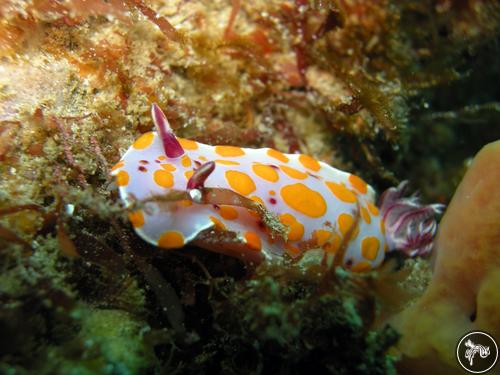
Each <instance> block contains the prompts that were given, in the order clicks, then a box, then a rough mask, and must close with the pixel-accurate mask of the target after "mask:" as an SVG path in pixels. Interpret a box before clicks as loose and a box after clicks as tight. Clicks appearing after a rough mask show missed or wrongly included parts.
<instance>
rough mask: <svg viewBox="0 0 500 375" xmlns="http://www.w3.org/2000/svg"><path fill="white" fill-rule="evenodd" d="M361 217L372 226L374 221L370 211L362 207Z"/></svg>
mask: <svg viewBox="0 0 500 375" xmlns="http://www.w3.org/2000/svg"><path fill="white" fill-rule="evenodd" d="M361 217H362V218H363V220H364V221H366V223H367V224H370V223H371V221H372V218H371V217H370V214H369V213H368V210H367V209H366V208H364V207H361Z"/></svg>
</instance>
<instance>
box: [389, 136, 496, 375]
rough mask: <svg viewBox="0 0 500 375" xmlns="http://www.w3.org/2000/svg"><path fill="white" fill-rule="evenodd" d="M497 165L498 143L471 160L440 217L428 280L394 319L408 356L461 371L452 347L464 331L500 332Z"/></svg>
mask: <svg viewBox="0 0 500 375" xmlns="http://www.w3.org/2000/svg"><path fill="white" fill-rule="evenodd" d="M499 163H500V141H497V142H494V143H491V144H489V145H487V146H485V147H484V148H483V149H482V150H481V151H480V152H479V153H478V155H477V156H476V157H475V158H474V160H473V162H472V164H471V166H470V167H469V170H468V171H467V173H466V175H465V176H464V179H463V180H462V182H461V183H460V185H459V187H458V189H457V192H456V193H455V195H454V196H453V199H452V201H451V203H450V205H449V207H448V209H447V211H446V213H445V215H444V217H443V220H442V221H441V226H440V229H439V232H438V237H437V241H436V245H435V246H436V252H437V258H436V265H435V272H434V276H433V278H432V280H431V283H430V285H429V287H428V288H427V290H426V292H425V294H424V295H423V296H422V297H421V298H420V299H419V300H418V301H417V303H416V304H414V305H413V306H412V307H410V308H409V309H408V310H405V311H404V312H403V313H402V314H401V315H400V316H398V317H397V320H396V321H397V327H398V328H399V329H400V331H401V332H402V334H403V338H402V341H401V342H400V344H399V347H400V349H401V351H402V352H403V353H404V354H405V355H407V356H408V357H410V358H421V357H426V356H427V357H429V356H431V357H432V356H433V355H434V354H436V355H437V357H438V359H439V360H441V361H443V362H444V364H446V365H448V366H451V367H452V368H455V369H456V371H457V372H460V370H459V369H458V364H457V363H456V361H455V358H454V356H455V350H454V349H455V345H456V344H457V342H458V340H459V338H460V337H461V336H462V335H463V334H465V333H467V332H469V331H473V330H484V331H486V332H489V333H490V334H492V335H493V336H494V337H498V336H499V335H500V321H499V315H498V311H499V309H500V305H499V301H500V296H499V292H498V285H499V284H498V283H499V282H500V253H499V250H500V248H499V246H498V244H499V243H500V226H499V223H500V191H499V189H498V186H497V185H498V179H499V178H500V169H499V168H498V165H499ZM423 362H424V363H425V361H423ZM430 366H431V368H433V367H432V366H434V364H433V362H432V361H430ZM450 371H451V370H450Z"/></svg>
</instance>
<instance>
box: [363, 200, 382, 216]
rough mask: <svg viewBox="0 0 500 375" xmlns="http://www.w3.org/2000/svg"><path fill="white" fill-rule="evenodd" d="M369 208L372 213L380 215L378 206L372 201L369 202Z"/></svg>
mask: <svg viewBox="0 0 500 375" xmlns="http://www.w3.org/2000/svg"><path fill="white" fill-rule="evenodd" d="M366 205H367V206H368V210H369V211H370V212H371V213H372V215H373V216H378V214H379V212H378V208H377V207H376V206H375V205H374V204H373V203H371V202H367V203H366Z"/></svg>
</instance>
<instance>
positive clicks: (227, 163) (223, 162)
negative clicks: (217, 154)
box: [200, 158, 240, 165]
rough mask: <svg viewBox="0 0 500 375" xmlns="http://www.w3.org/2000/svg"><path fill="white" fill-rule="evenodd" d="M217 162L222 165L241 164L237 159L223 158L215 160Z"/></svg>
mask: <svg viewBox="0 0 500 375" xmlns="http://www.w3.org/2000/svg"><path fill="white" fill-rule="evenodd" d="M200 159H201V158H200ZM215 163H216V164H221V165H240V163H238V162H237V161H232V160H223V159H217V160H215Z"/></svg>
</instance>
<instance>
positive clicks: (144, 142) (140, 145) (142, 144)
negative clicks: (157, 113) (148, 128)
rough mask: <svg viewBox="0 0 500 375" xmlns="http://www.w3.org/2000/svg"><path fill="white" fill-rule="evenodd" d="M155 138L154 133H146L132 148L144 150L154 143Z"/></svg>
mask: <svg viewBox="0 0 500 375" xmlns="http://www.w3.org/2000/svg"><path fill="white" fill-rule="evenodd" d="M154 138H155V135H154V134H153V133H152V132H148V133H144V134H143V135H141V136H140V137H139V138H138V139H137V140H136V141H135V142H134V143H133V144H132V147H133V148H135V149H136V150H143V149H145V148H146V147H149V145H151V143H153V139H154Z"/></svg>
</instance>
